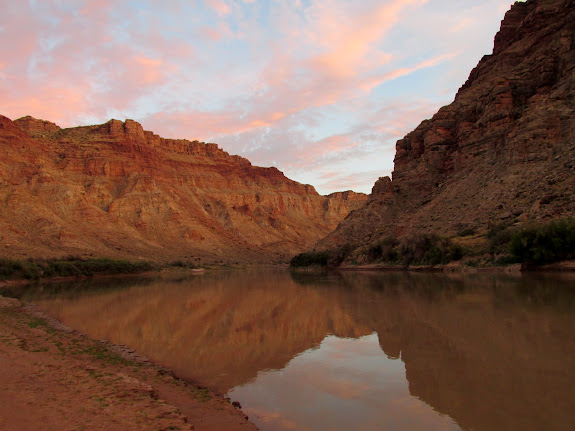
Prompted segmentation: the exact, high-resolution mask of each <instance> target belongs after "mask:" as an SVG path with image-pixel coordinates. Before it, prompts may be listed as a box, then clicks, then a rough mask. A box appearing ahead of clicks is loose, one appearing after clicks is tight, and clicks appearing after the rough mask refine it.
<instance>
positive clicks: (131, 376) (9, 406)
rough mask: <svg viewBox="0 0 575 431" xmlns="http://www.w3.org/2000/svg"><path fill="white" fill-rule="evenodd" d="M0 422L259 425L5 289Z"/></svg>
mask: <svg viewBox="0 0 575 431" xmlns="http://www.w3.org/2000/svg"><path fill="white" fill-rule="evenodd" d="M0 429H2V430H4V431H28V430H30V431H31V430H34V431H36V430H71V431H72V430H154V431H158V430H192V429H193V430H205V431H211V430H214V431H215V430H224V429H225V430H231V431H235V430H242V431H243V430H252V431H255V430H257V427H256V426H255V425H253V424H252V423H251V422H249V421H248V420H247V419H246V417H245V416H244V414H243V413H242V412H241V411H240V410H237V409H235V408H234V407H233V406H232V405H231V404H230V403H229V402H228V401H227V400H225V399H223V398H221V397H218V396H216V395H213V394H211V393H210V392H209V391H207V390H206V389H202V388H200V387H197V386H193V385H189V384H187V383H185V382H183V381H181V380H179V379H177V378H175V377H174V376H173V375H172V374H171V373H170V372H169V370H166V369H165V368H162V367H160V366H158V365H157V364H154V363H152V362H151V361H149V360H147V359H146V358H142V357H140V356H138V355H137V354H136V353H135V352H132V351H130V350H129V349H127V348H125V347H122V346H112V345H108V344H106V343H103V342H99V341H94V340H90V339H88V338H87V337H85V336H83V335H82V334H79V333H77V332H76V331H74V330H71V329H69V328H66V327H64V326H63V325H61V324H59V322H57V321H55V320H52V319H49V318H48V319H46V318H45V316H43V315H42V314H41V313H39V312H38V311H37V310H36V309H35V308H34V307H22V306H21V304H20V302H19V301H17V300H16V299H11V298H4V297H1V296H0Z"/></svg>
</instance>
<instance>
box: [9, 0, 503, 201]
mask: <svg viewBox="0 0 575 431" xmlns="http://www.w3.org/2000/svg"><path fill="white" fill-rule="evenodd" d="M512 3H513V1H510V0H483V1H481V2H477V1H469V0H464V1H461V0H289V1H288V0H268V1H265V0H205V1H200V0H197V1H194V0H187V1H185V0H163V1H155V0H148V1H137V0H17V1H16V0H0V41H1V43H0V114H2V115H5V116H7V117H9V118H11V119H16V118H19V117H22V116H24V115H32V116H33V117H36V118H42V119H46V120H50V121H53V122H55V123H57V124H58V125H60V126H61V127H71V126H77V125H87V124H98V123H103V122H106V121H108V120H109V119H111V118H116V119H121V120H124V119H126V118H132V119H134V120H137V121H139V122H140V123H142V125H143V126H144V129H146V130H152V131H154V132H155V133H157V134H159V135H160V136H163V137H166V138H187V139H191V140H193V139H199V140H204V141H208V142H216V143H218V144H219V145H220V147H222V148H223V149H224V150H226V151H228V152H229V153H231V154H240V155H242V156H244V157H247V158H248V159H250V161H251V162H252V163H253V164H255V165H259V166H276V167H277V168H278V169H280V170H281V171H283V172H284V173H285V174H286V175H287V176H288V177H289V178H292V179H294V180H296V181H299V182H303V183H309V184H312V185H314V186H315V187H316V189H317V190H318V192H320V193H322V194H326V193H330V192H333V191H337V190H347V189H353V190H355V191H362V192H367V193H369V192H370V191H371V187H372V185H373V183H374V181H375V180H376V179H377V178H378V177H380V176H383V175H389V174H390V173H391V171H392V170H393V156H394V153H395V142H396V141H397V140H398V139H400V138H402V137H403V136H404V135H405V134H406V133H408V132H409V131H411V130H412V129H413V128H415V127H416V126H417V125H418V124H419V123H420V122H421V121H422V120H424V119H425V118H429V117H431V115H433V113H434V112H435V111H437V109H438V108H439V107H441V106H443V105H446V104H448V103H450V102H451V101H452V100H453V98H454V95H455V93H456V91H457V89H458V88H459V87H460V86H461V85H462V84H463V83H464V82H465V80H466V79H467V77H468V75H469V72H470V71H471V69H472V68H473V67H474V66H475V65H476V64H477V62H478V61H479V60H480V58H481V57H482V55H484V54H489V53H491V51H492V48H493V37H494V35H495V33H496V32H497V30H498V29H499V26H500V22H501V19H503V16H504V14H505V12H506V11H507V10H508V9H509V7H510V5H511V4H512Z"/></svg>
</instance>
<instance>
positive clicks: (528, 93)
mask: <svg viewBox="0 0 575 431" xmlns="http://www.w3.org/2000/svg"><path fill="white" fill-rule="evenodd" d="M394 162H395V166H394V171H393V179H392V181H390V180H389V178H387V179H386V178H380V180H379V181H378V182H376V184H375V186H374V188H373V192H372V195H371V197H370V200H369V202H368V203H367V204H366V205H365V206H364V207H363V208H361V209H360V210H358V211H354V212H353V214H350V215H349V216H348V217H347V218H346V219H345V220H344V221H343V222H342V224H341V225H340V226H339V227H338V229H337V230H336V231H335V232H333V233H331V234H330V235H328V236H327V238H325V239H323V240H322V241H321V242H320V243H319V244H318V248H333V247H337V246H341V245H343V244H355V245H360V244H369V243H373V242H375V241H378V240H380V239H381V238H382V237H383V236H387V235H394V236H396V237H402V236H406V235H410V234H417V233H428V232H436V233H440V234H442V235H445V236H448V235H456V234H457V233H458V232H460V231H462V230H464V229H469V228H472V229H475V230H478V231H481V230H484V229H486V228H487V227H488V226H490V225H494V224H497V223H501V222H509V223H514V222H515V223H524V222H528V221H535V220H542V219H549V218H554V217H560V216H564V215H572V214H574V213H575V196H574V191H575V3H574V2H573V1H572V0H528V1H527V2H516V3H515V4H514V5H513V6H512V7H511V10H509V11H508V12H507V13H506V15H505V18H504V20H503V22H502V24H501V30H500V31H499V33H497V35H496V36H495V45H494V49H493V54H491V55H486V56H484V57H483V58H482V59H481V61H480V62H479V64H478V65H477V67H476V68H475V69H473V71H472V72H471V74H470V76H469V79H468V80H467V82H466V83H465V84H464V85H463V86H462V87H461V88H460V90H459V91H458V93H457V95H456V97H455V100H454V102H453V103H452V104H451V105H448V106H445V107H443V108H441V109H440V110H439V111H438V112H437V113H436V114H435V115H434V116H433V118H431V120H425V121H423V122H422V123H421V124H420V125H419V126H418V127H417V128H416V129H415V130H414V131H413V132H411V133H409V134H408V135H407V136H405V138H403V139H401V140H399V141H398V142H397V145H396V155H395V161H394Z"/></svg>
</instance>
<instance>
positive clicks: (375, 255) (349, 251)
mask: <svg viewBox="0 0 575 431" xmlns="http://www.w3.org/2000/svg"><path fill="white" fill-rule="evenodd" d="M568 259H575V218H572V217H570V218H565V219H559V220H553V221H550V222H548V223H544V224H532V225H528V226H524V227H520V228H518V227H515V226H513V225H510V224H508V223H499V224H496V225H493V226H491V227H490V228H489V230H488V231H487V232H484V233H482V234H476V233H475V231H474V230H472V229H468V230H466V231H462V232H460V233H459V234H458V235H457V236H455V237H453V238H446V237H442V236H440V235H437V234H424V235H412V236H409V237H405V238H403V239H401V240H398V239H397V238H394V237H391V236H388V237H384V238H382V239H380V240H378V241H377V242H374V243H372V244H370V245H368V246H363V247H358V248H355V247H352V246H350V245H347V246H345V247H342V248H340V249H338V250H328V251H320V252H316V251H314V252H307V253H301V254H299V255H297V256H294V257H293V258H292V260H291V262H290V266H291V267H308V266H321V267H325V266H338V265H340V264H341V263H342V262H344V261H345V262H347V263H351V264H369V263H384V264H390V265H398V266H404V267H407V266H412V265H431V266H434V265H440V264H447V263H449V262H453V261H459V260H461V261H462V263H463V264H465V265H470V266H485V265H508V264H513V263H522V264H525V265H527V266H533V265H544V264H549V263H554V262H559V261H562V260H568Z"/></svg>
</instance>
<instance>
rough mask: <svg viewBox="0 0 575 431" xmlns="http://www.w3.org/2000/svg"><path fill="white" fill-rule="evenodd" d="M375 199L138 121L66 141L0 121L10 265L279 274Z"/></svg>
mask: <svg viewBox="0 0 575 431" xmlns="http://www.w3.org/2000/svg"><path fill="white" fill-rule="evenodd" d="M366 199H367V196H366V195H362V194H356V193H353V192H344V193H342V194H335V195H332V196H327V197H326V196H320V195H319V194H318V193H317V192H316V191H315V189H314V188H313V187H312V186H310V185H303V184H300V183H297V182H295V181H292V180H290V179H288V178H286V177H285V176H284V175H283V174H282V173H281V172H280V171H279V170H277V169H276V168H261V167H256V166H252V165H251V163H250V162H249V161H248V160H247V159H244V158H242V157H239V156H232V155H229V154H228V153H226V152H225V151H223V150H222V149H221V148H219V147H218V146H217V145H216V144H205V143H203V142H198V141H193V142H191V141H188V140H183V139H179V140H176V139H163V138H161V137H159V136H158V135H155V134H154V133H152V132H148V131H145V130H144V129H143V128H142V126H141V125H140V124H139V123H137V122H135V121H132V120H126V121H125V122H122V121H118V120H111V121H109V122H107V123H105V124H102V125H95V126H86V127H75V128H70V129H60V127H58V126H57V125H55V124H54V123H50V122H48V121H43V120H37V119H34V118H32V117H24V118H21V119H19V120H16V121H11V120H10V119H8V118H6V117H2V116H0V256H1V257H16V258H24V257H58V256H65V255H80V256H108V257H122V258H131V259H138V258H143V259H154V260H158V261H165V260H176V259H177V260H180V259H181V260H191V261H201V262H225V263H234V262H241V263H243V262H264V263H265V262H281V261H285V260H286V259H287V258H289V256H291V255H293V254H294V253H297V252H298V251H301V250H303V249H305V248H306V247H310V246H311V245H313V243H315V242H316V241H317V240H319V239H320V238H321V237H323V236H325V235H326V234H328V233H329V232H330V231H331V230H333V229H334V228H335V227H336V226H337V224H338V223H339V222H340V221H341V220H342V219H343V218H344V217H345V216H346V215H347V214H348V213H349V211H350V210H352V209H356V208H358V207H359V206H361V205H362V204H363V203H364V202H365V200H366Z"/></svg>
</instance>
